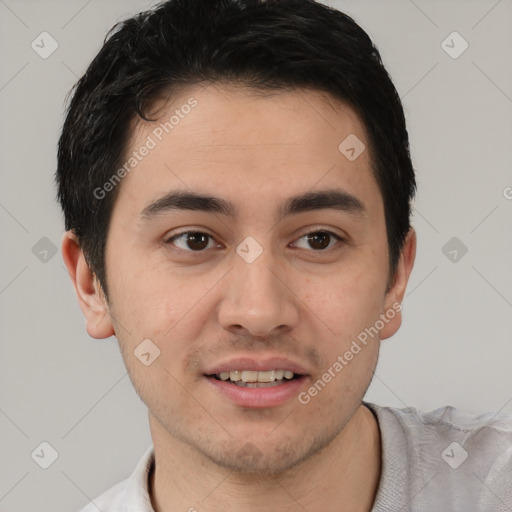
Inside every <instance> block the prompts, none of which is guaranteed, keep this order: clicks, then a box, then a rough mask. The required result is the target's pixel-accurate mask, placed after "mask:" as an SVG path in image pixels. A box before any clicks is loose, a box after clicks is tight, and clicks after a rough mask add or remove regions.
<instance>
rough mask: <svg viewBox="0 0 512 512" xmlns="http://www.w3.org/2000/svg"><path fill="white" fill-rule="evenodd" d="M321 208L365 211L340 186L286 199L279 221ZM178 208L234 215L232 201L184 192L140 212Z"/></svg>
mask: <svg viewBox="0 0 512 512" xmlns="http://www.w3.org/2000/svg"><path fill="white" fill-rule="evenodd" d="M323 209H334V210H341V211H344V212H346V213H350V214H359V215H362V214H364V213H366V208H365V206H364V204H363V202H362V201H361V200H359V199H358V198H357V197H355V196H354V195H352V194H349V193H348V192H345V191H343V190H340V189H327V190H321V191H318V192H306V193H304V194H300V195H298V196H294V197H290V198H288V199H287V200H286V201H285V202H284V203H283V205H282V206H281V208H280V209H279V220H281V219H283V218H284V217H286V216H289V215H294V214H297V213H303V212H310V211H314V210H323ZM180 210H191V211H201V212H207V213H220V214H222V215H225V216H227V217H231V218H233V217H235V215H236V208H235V206H234V205H233V203H231V202H229V201H226V200H225V199H221V198H219V197H214V196H209V195H202V194H197V193H195V192H184V191H171V192H169V193H168V194H166V195H165V196H163V197H161V198H159V199H157V200H156V201H154V202H152V203H151V204H150V205H148V206H146V207H145V208H144V210H142V212H141V214H140V215H141V217H142V218H143V219H144V220H150V219H152V218H154V217H156V216H158V215H161V214H166V213H171V212H173V211H180Z"/></svg>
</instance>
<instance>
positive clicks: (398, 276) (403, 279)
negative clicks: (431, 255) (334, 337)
mask: <svg viewBox="0 0 512 512" xmlns="http://www.w3.org/2000/svg"><path fill="white" fill-rule="evenodd" d="M415 258H416V232H415V231H414V229H413V228H411V229H410V230H409V233H407V237H406V238H405V242H404V245H403V247H402V251H401V253H400V258H399V260H398V265H397V268H396V273H395V276H394V282H393V285H392V286H391V288H390V289H389V290H388V292H387V294H386V301H385V311H384V314H385V315H386V317H387V318H389V322H388V323H386V325H385V327H384V328H383V329H382V331H381V333H380V338H381V340H384V339H386V338H389V337H391V336H393V334H395V333H396V332H397V331H398V329H399V328H400V325H401V324H402V313H401V311H402V306H401V304H402V300H403V298H404V295H405V289H406V288H407V283H408V281H409V276H410V275H411V272H412V269H413V266H414V260H415ZM388 313H389V314H388ZM391 317H392V318H391Z"/></svg>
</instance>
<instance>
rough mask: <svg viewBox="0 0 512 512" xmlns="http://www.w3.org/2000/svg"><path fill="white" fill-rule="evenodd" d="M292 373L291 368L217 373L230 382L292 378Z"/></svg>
mask: <svg viewBox="0 0 512 512" xmlns="http://www.w3.org/2000/svg"><path fill="white" fill-rule="evenodd" d="M293 375H294V373H293V372H292V371H291V370H269V371H265V372H255V371H250V370H242V371H240V370H234V371H231V372H221V373H219V374H217V377H218V378H219V379H220V380H230V381H232V382H239V381H242V382H244V383H254V382H275V381H282V380H283V379H287V380H290V379H293Z"/></svg>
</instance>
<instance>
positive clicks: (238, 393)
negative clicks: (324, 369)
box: [206, 375, 307, 409]
mask: <svg viewBox="0 0 512 512" xmlns="http://www.w3.org/2000/svg"><path fill="white" fill-rule="evenodd" d="M306 378H307V377H306V376H305V375H303V376H301V377H298V378H295V379H292V380H288V381H284V382H283V384H279V385H278V386H272V387H268V388H246V387H243V386H237V385H236V384H230V383H229V382H227V381H223V380H217V379H215V378H214V377H206V380H207V381H208V382H209V383H210V384H211V385H213V386H215V388H216V390H217V391H219V392H220V393H222V394H223V395H224V396H226V397H227V398H229V399H230V400H231V401H232V402H234V403H235V404H236V405H238V406H240V407H249V408H253V409H264V408H267V407H276V406H278V405H281V404H284V403H285V402H287V401H288V400H290V399H292V398H296V397H297V395H298V394H299V392H300V388H301V387H302V386H303V385H304V381H305V380H306Z"/></svg>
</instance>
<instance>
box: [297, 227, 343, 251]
mask: <svg viewBox="0 0 512 512" xmlns="http://www.w3.org/2000/svg"><path fill="white" fill-rule="evenodd" d="M300 240H304V241H305V243H306V244H309V247H308V246H302V247H300V246H299V248H300V249H308V248H312V249H315V251H325V250H326V249H330V248H331V247H333V246H334V245H336V242H341V241H343V239H342V238H341V237H340V236H338V235H335V234H334V233H332V232H331V231H311V232H310V233H306V234H305V235H304V236H301V237H300V238H299V239H298V241H297V242H294V246H296V247H297V246H298V243H299V241H300Z"/></svg>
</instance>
